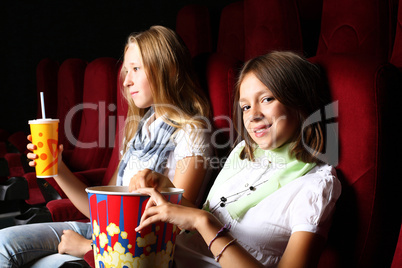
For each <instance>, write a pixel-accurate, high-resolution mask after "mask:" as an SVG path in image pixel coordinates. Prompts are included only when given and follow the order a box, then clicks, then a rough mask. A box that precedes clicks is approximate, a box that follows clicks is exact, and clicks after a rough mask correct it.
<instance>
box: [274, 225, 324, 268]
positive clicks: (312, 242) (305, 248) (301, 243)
mask: <svg viewBox="0 0 402 268" xmlns="http://www.w3.org/2000/svg"><path fill="white" fill-rule="evenodd" d="M324 245H325V239H324V238H323V237H322V236H321V235H318V234H314V233H310V232H303V231H300V232H295V233H293V234H292V235H291V236H290V239H289V242H288V245H287V246H286V249H285V252H284V253H283V256H282V259H281V261H280V262H279V265H278V267H317V264H318V261H319V259H320V256H321V252H322V249H323V248H324Z"/></svg>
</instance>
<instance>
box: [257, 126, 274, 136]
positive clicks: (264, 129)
mask: <svg viewBox="0 0 402 268" xmlns="http://www.w3.org/2000/svg"><path fill="white" fill-rule="evenodd" d="M270 127H271V125H263V126H258V127H255V128H253V132H254V135H255V136H256V137H257V138H260V137H262V136H264V135H265V134H266V133H267V132H268V131H269V128H270Z"/></svg>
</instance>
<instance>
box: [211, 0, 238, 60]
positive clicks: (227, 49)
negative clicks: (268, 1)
mask: <svg viewBox="0 0 402 268" xmlns="http://www.w3.org/2000/svg"><path fill="white" fill-rule="evenodd" d="M216 52H217V53H220V54H223V55H227V56H229V57H231V58H234V59H235V60H238V61H244V1H238V2H234V3H231V4H228V5H227V6H225V7H224V8H223V9H222V12H221V17H220V22H219V35H218V43H217V47H216Z"/></svg>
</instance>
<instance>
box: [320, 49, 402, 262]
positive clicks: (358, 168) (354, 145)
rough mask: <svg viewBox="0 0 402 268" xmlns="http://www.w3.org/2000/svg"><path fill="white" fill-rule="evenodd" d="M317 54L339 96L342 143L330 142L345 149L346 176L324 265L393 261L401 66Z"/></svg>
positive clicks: (342, 172) (342, 173)
mask: <svg viewBox="0 0 402 268" xmlns="http://www.w3.org/2000/svg"><path fill="white" fill-rule="evenodd" d="M312 60H314V61H318V62H319V63H320V64H321V65H322V66H324V68H325V70H326V72H327V75H328V80H329V86H330V89H331V94H332V98H333V100H334V101H337V103H335V106H338V109H337V110H338V114H337V124H338V126H337V127H338V130H339V131H338V137H337V140H338V142H339V147H338V146H337V144H336V143H332V144H330V145H329V146H330V147H331V148H335V153H339V163H336V162H337V161H335V163H333V164H334V165H335V166H336V169H337V173H338V177H339V179H340V180H341V182H342V194H341V197H340V199H339V201H338V203H337V210H336V213H335V216H334V223H333V226H332V229H331V232H330V234H329V240H328V245H327V247H326V249H325V251H324V253H323V255H322V257H321V262H320V267H325V268H328V267H389V265H390V263H391V260H392V254H393V249H394V247H395V243H396V239H397V233H398V231H399V228H400V219H401V202H400V200H399V201H398V198H397V196H398V194H397V191H399V189H400V188H401V183H400V181H401V180H398V179H397V178H396V177H395V175H394V174H396V169H397V166H398V161H397V159H398V154H399V151H400V149H398V148H399V147H400V146H399V145H397V144H394V142H395V141H397V140H398V133H397V132H395V131H394V124H395V122H396V121H397V120H398V119H397V118H400V116H401V112H398V111H393V108H392V107H394V105H395V103H396V102H397V100H398V99H400V96H398V95H400V93H398V90H396V87H397V86H398V83H397V81H398V79H399V73H398V70H397V69H396V68H395V67H394V66H392V65H390V64H378V63H376V62H375V61H373V60H372V59H369V58H358V57H347V56H341V55H336V56H331V55H327V56H321V57H320V56H319V57H316V58H314V59H312ZM327 119H328V120H333V119H331V118H322V120H327ZM337 148H339V151H337V152H336V149H337Z"/></svg>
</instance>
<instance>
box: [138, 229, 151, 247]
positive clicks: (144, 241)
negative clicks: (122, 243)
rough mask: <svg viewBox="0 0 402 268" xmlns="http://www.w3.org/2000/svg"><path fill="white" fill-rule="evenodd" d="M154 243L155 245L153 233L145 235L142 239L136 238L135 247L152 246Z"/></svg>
mask: <svg viewBox="0 0 402 268" xmlns="http://www.w3.org/2000/svg"><path fill="white" fill-rule="evenodd" d="M155 243H156V236H155V233H154V232H152V233H149V234H147V235H145V236H144V238H142V237H138V238H137V245H138V247H140V248H143V247H146V246H148V245H153V244H155Z"/></svg>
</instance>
